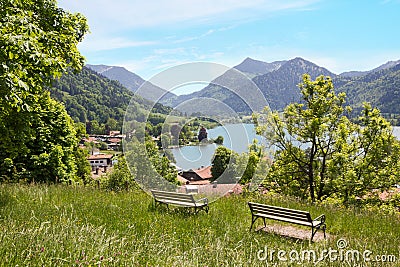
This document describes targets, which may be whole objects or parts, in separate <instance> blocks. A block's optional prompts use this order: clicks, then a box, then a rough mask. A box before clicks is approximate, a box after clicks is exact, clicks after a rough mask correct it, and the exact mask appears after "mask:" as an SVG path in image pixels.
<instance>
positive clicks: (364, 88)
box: [334, 64, 400, 125]
mask: <svg viewBox="0 0 400 267" xmlns="http://www.w3.org/2000/svg"><path fill="white" fill-rule="evenodd" d="M334 82H335V85H336V87H337V90H338V91H341V92H345V93H346V95H347V99H348V103H349V105H351V107H352V108H354V110H356V111H357V114H358V113H359V112H361V111H362V110H363V103H364V102H368V103H370V104H371V105H372V106H373V107H376V108H378V109H380V110H381V112H382V116H384V117H385V118H386V119H388V120H390V121H391V123H392V125H399V123H400V120H399V118H400V117H399V115H400V114H399V113H400V112H399V108H398V107H399V104H400V102H399V99H400V98H399V95H400V91H399V88H400V64H398V65H397V66H394V67H392V68H389V69H383V70H379V71H374V72H371V73H368V74H366V75H364V76H361V77H356V78H352V79H348V78H343V77H337V78H336V79H334Z"/></svg>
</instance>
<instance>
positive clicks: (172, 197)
mask: <svg viewBox="0 0 400 267" xmlns="http://www.w3.org/2000/svg"><path fill="white" fill-rule="evenodd" d="M151 193H152V194H153V197H154V198H155V199H157V200H159V201H167V202H168V201H177V202H187V203H194V202H195V200H194V198H193V195H191V194H185V193H175V192H167V191H157V190H151Z"/></svg>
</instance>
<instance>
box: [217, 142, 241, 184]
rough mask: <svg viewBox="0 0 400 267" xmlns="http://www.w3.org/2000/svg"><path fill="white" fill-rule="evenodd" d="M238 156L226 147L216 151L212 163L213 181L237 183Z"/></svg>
mask: <svg viewBox="0 0 400 267" xmlns="http://www.w3.org/2000/svg"><path fill="white" fill-rule="evenodd" d="M237 157H238V154H237V153H236V152H234V151H232V150H230V149H228V148H226V147H224V146H219V147H217V149H216V150H215V153H214V156H213V159H212V162H211V165H212V166H211V175H212V177H213V180H217V179H219V181H220V182H222V183H236V182H237V181H236V176H237V175H236V171H235V167H236V165H235V164H236V159H237Z"/></svg>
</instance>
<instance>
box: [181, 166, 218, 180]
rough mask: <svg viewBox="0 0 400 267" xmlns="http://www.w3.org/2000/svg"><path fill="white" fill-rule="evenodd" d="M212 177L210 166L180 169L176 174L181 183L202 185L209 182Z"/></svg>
mask: <svg viewBox="0 0 400 267" xmlns="http://www.w3.org/2000/svg"><path fill="white" fill-rule="evenodd" d="M211 178H212V175H211V166H207V167H201V168H198V169H195V170H194V169H189V170H187V171H182V172H180V173H179V175H178V180H179V181H180V182H181V183H183V184H192V185H202V184H209V183H210V180H211Z"/></svg>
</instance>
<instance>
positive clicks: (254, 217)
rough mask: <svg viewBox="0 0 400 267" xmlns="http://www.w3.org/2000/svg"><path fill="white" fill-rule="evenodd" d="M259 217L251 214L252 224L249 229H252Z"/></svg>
mask: <svg viewBox="0 0 400 267" xmlns="http://www.w3.org/2000/svg"><path fill="white" fill-rule="evenodd" d="M257 219H258V217H257V216H253V215H252V216H251V225H250V229H249V231H251V228H253V224H254V222H255V221H256V220H257Z"/></svg>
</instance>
